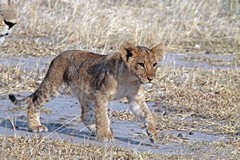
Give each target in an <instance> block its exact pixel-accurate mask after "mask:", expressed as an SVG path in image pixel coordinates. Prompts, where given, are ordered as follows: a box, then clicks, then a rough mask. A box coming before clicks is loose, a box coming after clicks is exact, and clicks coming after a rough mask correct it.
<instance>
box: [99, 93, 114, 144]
mask: <svg viewBox="0 0 240 160" xmlns="http://www.w3.org/2000/svg"><path fill="white" fill-rule="evenodd" d="M107 106H108V96H107V95H104V94H101V92H97V93H96V129H97V133H96V139H97V140H98V141H110V140H113V134H112V131H111V130H110V120H109V118H108V113H107Z"/></svg>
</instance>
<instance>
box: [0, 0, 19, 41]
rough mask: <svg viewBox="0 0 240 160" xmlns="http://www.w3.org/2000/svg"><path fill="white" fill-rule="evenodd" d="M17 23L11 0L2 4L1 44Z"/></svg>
mask: <svg viewBox="0 0 240 160" xmlns="http://www.w3.org/2000/svg"><path fill="white" fill-rule="evenodd" d="M16 23H17V19H16V14H15V13H14V10H13V6H12V4H11V2H10V0H1V2H0V44H1V43H2V42H3V41H4V37H5V36H7V35H8V34H9V33H10V29H11V28H12V27H13V26H14V25H15V24H16Z"/></svg>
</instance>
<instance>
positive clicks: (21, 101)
mask: <svg viewBox="0 0 240 160" xmlns="http://www.w3.org/2000/svg"><path fill="white" fill-rule="evenodd" d="M8 97H9V99H10V100H11V102H12V103H13V104H14V105H24V104H27V101H28V98H29V97H26V98H23V99H20V100H18V99H17V98H16V97H15V96H14V95H13V94H9V95H8Z"/></svg>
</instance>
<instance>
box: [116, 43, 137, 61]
mask: <svg viewBox="0 0 240 160" xmlns="http://www.w3.org/2000/svg"><path fill="white" fill-rule="evenodd" d="M120 52H121V57H122V59H123V60H124V61H128V59H129V58H130V57H132V56H133V55H134V54H136V53H137V48H136V46H135V45H134V44H132V43H129V42H124V43H123V44H122V45H121V47H120Z"/></svg>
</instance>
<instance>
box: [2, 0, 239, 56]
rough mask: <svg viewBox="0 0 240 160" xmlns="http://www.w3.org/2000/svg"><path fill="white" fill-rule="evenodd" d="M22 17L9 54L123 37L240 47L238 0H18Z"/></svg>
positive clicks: (225, 49) (224, 49) (106, 44)
mask: <svg viewBox="0 0 240 160" xmlns="http://www.w3.org/2000/svg"><path fill="white" fill-rule="evenodd" d="M15 4H16V6H17V7H16V12H17V14H18V17H19V22H18V24H17V26H16V27H15V29H14V35H15V36H13V37H12V38H10V40H9V41H8V43H6V44H5V46H3V48H2V49H3V51H4V52H5V53H7V54H15V55H19V54H24V55H34V56H47V55H56V54H58V53H59V52H60V51H63V50H67V49H79V48H84V49H88V50H98V49H101V50H102V52H105V51H106V50H107V51H109V50H111V49H116V48H118V47H119V45H120V44H121V43H122V42H123V41H133V42H136V43H137V44H141V45H146V46H153V45H156V44H157V43H159V42H164V43H166V44H167V46H168V47H167V48H168V50H175V51H178V52H179V51H197V52H200V51H202V52H207V53H209V52H212V53H239V52H240V47H239V46H240V36H239V33H240V32H239V25H240V21H239V18H240V13H239V11H240V4H239V2H238V1H237V0H231V1H224V0H219V1H217V2H214V3H212V2H211V1H207V0H201V1H198V0H192V1H181V0H175V1H172V0H169V1H162V0H161V1H157V0H152V1H147V0H144V1H128V0H118V1H114V0H109V1H102V0H98V1H77V0H75V1H71V2H68V1H64V0H57V1H47V0H43V1H37V0H34V1H28V0H24V1H19V0H18V1H15Z"/></svg>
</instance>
